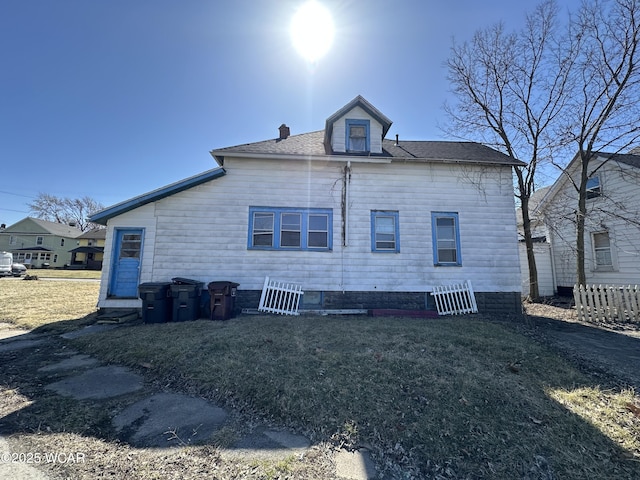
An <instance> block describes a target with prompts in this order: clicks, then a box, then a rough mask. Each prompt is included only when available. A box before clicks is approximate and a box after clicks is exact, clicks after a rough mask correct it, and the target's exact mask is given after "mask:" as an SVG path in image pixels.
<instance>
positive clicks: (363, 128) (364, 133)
mask: <svg viewBox="0 0 640 480" xmlns="http://www.w3.org/2000/svg"><path fill="white" fill-rule="evenodd" d="M345 124H346V129H347V131H346V135H345V147H346V150H347V152H353V153H366V152H369V149H370V147H369V145H370V142H369V120H346V121H345Z"/></svg>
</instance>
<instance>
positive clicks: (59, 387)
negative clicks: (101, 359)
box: [45, 366, 143, 400]
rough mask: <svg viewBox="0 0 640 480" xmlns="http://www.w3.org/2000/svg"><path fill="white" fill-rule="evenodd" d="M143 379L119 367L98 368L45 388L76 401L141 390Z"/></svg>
mask: <svg viewBox="0 0 640 480" xmlns="http://www.w3.org/2000/svg"><path fill="white" fill-rule="evenodd" d="M142 381H143V378H142V377H141V376H140V375H138V374H136V373H133V372H132V371H130V370H129V369H127V368H124V367H119V366H106V367H98V368H93V369H91V370H88V371H86V372H84V373H81V374H80V375H75V376H73V377H69V378H65V379H63V380H60V381H58V382H54V383H52V384H50V385H47V386H46V387H45V388H46V389H48V390H53V391H54V392H56V393H58V394H60V395H64V396H67V397H72V398H75V399H76V400H85V399H94V400H99V399H103V398H111V397H117V396H119V395H124V394H125V393H131V392H135V391H136V390H140V389H141V388H142Z"/></svg>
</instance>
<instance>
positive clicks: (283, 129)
mask: <svg viewBox="0 0 640 480" xmlns="http://www.w3.org/2000/svg"><path fill="white" fill-rule="evenodd" d="M278 130H280V140H285V139H286V138H289V135H291V131H290V130H289V127H287V126H286V125H285V124H284V123H283V124H282V125H280V126H279V127H278Z"/></svg>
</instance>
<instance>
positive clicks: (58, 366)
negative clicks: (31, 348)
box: [38, 355, 98, 372]
mask: <svg viewBox="0 0 640 480" xmlns="http://www.w3.org/2000/svg"><path fill="white" fill-rule="evenodd" d="M97 363H98V360H96V359H95V358H93V357H90V356H89V355H74V356H72V357H69V358H67V359H65V360H61V361H60V362H57V363H53V364H51V365H45V366H44V367H41V368H39V369H38V371H40V372H56V371H59V370H72V369H75V368H83V367H93V366H95V365H96V364H97Z"/></svg>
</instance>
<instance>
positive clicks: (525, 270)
mask: <svg viewBox="0 0 640 480" xmlns="http://www.w3.org/2000/svg"><path fill="white" fill-rule="evenodd" d="M549 188H550V187H544V188H540V189H538V190H536V191H535V192H534V193H533V195H531V198H530V199H529V212H530V214H531V213H533V212H536V211H537V208H538V205H539V204H540V201H541V200H542V199H543V198H544V196H545V195H546V194H547V192H548V191H549ZM516 218H517V221H518V249H519V252H520V270H521V272H522V295H523V296H527V295H529V288H530V285H529V262H528V261H527V247H526V245H525V243H524V227H523V224H522V210H521V209H520V208H518V209H517V211H516ZM531 236H532V238H533V252H534V255H535V258H536V270H537V271H538V294H539V295H540V296H542V297H550V296H553V295H554V294H555V293H556V280H555V274H554V270H553V261H552V259H551V243H550V237H549V234H548V230H547V227H546V226H545V225H544V223H543V222H542V219H541V218H540V217H538V216H535V215H534V216H533V217H532V218H531Z"/></svg>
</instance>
